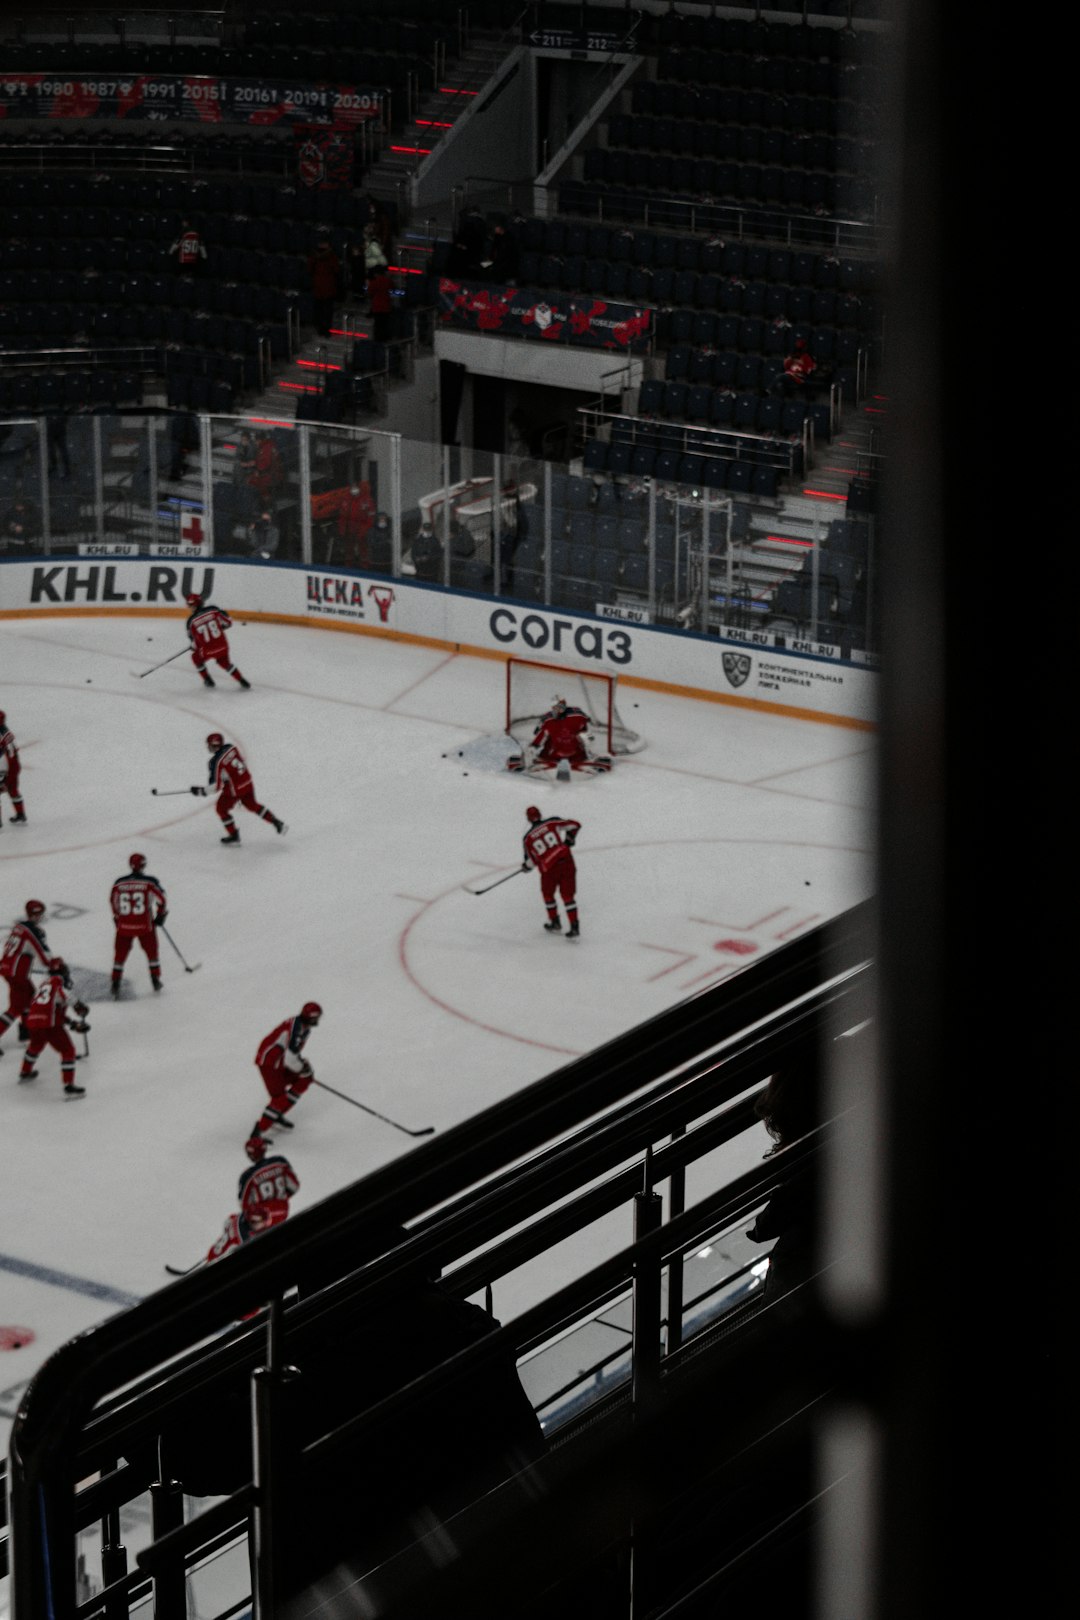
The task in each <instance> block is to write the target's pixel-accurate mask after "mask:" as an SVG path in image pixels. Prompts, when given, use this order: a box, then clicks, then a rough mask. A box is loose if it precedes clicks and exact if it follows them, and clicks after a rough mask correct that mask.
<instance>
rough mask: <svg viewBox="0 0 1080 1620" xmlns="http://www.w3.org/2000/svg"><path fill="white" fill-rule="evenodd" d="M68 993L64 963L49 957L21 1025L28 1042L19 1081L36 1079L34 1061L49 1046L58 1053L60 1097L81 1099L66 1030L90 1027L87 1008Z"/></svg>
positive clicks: (83, 1093) (83, 1088)
mask: <svg viewBox="0 0 1080 1620" xmlns="http://www.w3.org/2000/svg"><path fill="white" fill-rule="evenodd" d="M70 991H71V979H70V977H69V976H68V970H67V966H66V964H65V963H64V961H63V959H62V958H61V957H59V956H52V957H50V958H49V965H48V973H47V977H46V979H45V983H44V984H43V985H42V986H41V989H40V990H39V991H38V993H37V995H36V996H35V997H34V999H33V1001H32V1002H31V1003H30V1005H29V1007H28V1008H27V1009H26V1019H25V1023H26V1028H27V1030H28V1032H29V1035H30V1040H29V1043H28V1045H27V1048H26V1051H25V1053H24V1054H23V1060H22V1066H21V1068H20V1069H19V1079H20V1080H36V1079H37V1070H36V1069H35V1068H34V1059H35V1058H37V1057H39V1056H40V1055H41V1053H42V1052H43V1051H44V1050H45V1048H46V1047H47V1046H51V1047H52V1048H53V1049H54V1051H56V1052H59V1054H60V1078H61V1080H62V1081H63V1083H64V1096H65V1097H85V1096H86V1087H85V1086H77V1085H76V1084H75V1048H74V1046H73V1045H72V1041H71V1036H70V1035H69V1034H68V1030H69V1029H77V1030H80V1031H82V1032H85V1031H86V1030H88V1029H89V1028H90V1025H89V1024H88V1023H87V1022H86V1014H87V1013H88V1012H89V1011H90V1009H89V1007H88V1006H87V1005H86V1003H85V1002H84V1001H75V1002H72V1001H71V1000H70ZM69 1005H70V1007H71V1010H72V1012H73V1013H75V1015H76V1016H75V1017H74V1018H71V1017H70V1016H69V1014H68V1007H69Z"/></svg>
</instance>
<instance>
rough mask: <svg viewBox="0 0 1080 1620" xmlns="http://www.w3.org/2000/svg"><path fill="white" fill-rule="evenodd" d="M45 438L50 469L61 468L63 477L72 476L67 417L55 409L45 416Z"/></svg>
mask: <svg viewBox="0 0 1080 1620" xmlns="http://www.w3.org/2000/svg"><path fill="white" fill-rule="evenodd" d="M45 438H46V441H47V443H48V446H49V471H50V473H55V472H56V471H57V469H58V468H59V470H60V477H61V478H70V477H71V457H70V456H69V455H68V442H67V417H66V416H65V415H64V413H63V412H62V411H55V412H53V413H52V414H51V415H49V416H47V417H46V418H45Z"/></svg>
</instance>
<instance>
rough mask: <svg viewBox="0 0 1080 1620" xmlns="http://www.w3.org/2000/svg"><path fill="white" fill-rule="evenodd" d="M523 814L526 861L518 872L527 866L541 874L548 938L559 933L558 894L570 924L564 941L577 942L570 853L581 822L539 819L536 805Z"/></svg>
mask: <svg viewBox="0 0 1080 1620" xmlns="http://www.w3.org/2000/svg"><path fill="white" fill-rule="evenodd" d="M525 814H526V815H527V816H528V818H529V830H528V832H527V833H526V834H525V838H524V845H525V859H524V860H523V861H522V863H521V870H522V871H523V872H527V871H528V870H529V867H530V866H535V867H536V869H537V871H538V872H539V873H540V893H541V894H542V896H543V898H544V905H545V906H546V907H547V914H548V920H547V922H546V923H545V924H544V927H545V928H546V930H547V932H548V933H549V934H561V933H562V923H561V922H560V921H559V906H558V902H557V900H556V898H555V894H556V891H558V893H559V894H560V895H561V896H562V902H563V905H564V906H565V907H566V920H567V923H568V924H569V927H568V929H567V931H566V937H567V939H579V938H580V937H581V929H580V928H579V926H578V908H577V867H576V866H575V864H574V857H573V855H572V854H571V850H572V849H573V847H574V841H575V839H576V838H577V835H578V833H579V832H580V831H581V822H580V821H569V820H567V819H566V817H564V816H542V815H541V814H540V812H539V810H538V809H537V808H536V806H535V804H530V806H529V808H528V809H527V810H526V812H525Z"/></svg>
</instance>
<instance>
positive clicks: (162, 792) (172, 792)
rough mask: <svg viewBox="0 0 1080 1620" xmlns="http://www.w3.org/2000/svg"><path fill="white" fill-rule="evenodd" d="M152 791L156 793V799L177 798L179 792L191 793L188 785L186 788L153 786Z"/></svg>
mask: <svg viewBox="0 0 1080 1620" xmlns="http://www.w3.org/2000/svg"><path fill="white" fill-rule="evenodd" d="M150 792H151V793H152V794H153V795H154V798H155V799H175V797H176V795H177V794H178V793H190V792H191V789H190V788H189V787H186V788H151V789H150Z"/></svg>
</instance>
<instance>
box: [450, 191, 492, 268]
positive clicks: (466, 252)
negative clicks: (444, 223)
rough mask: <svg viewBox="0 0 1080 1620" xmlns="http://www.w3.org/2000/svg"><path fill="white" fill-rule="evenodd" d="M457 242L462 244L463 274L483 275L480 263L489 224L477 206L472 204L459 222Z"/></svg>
mask: <svg viewBox="0 0 1080 1620" xmlns="http://www.w3.org/2000/svg"><path fill="white" fill-rule="evenodd" d="M456 240H457V241H459V242H460V243H461V247H462V252H463V258H464V268H463V269H462V272H461V274H462V275H465V276H476V275H478V274H480V273H481V271H480V262H481V260H482V259H483V257H484V247H485V244H486V242H487V224H486V222H485V220H484V216H483V214H482V213H481V212H480V210H479V209H478V208H477V207H476V205H475V204H470V206H469V207H468V208H466V210H465V212H464V213H463V214H462V216H461V218H460V220H459V221H458V228H457V232H456Z"/></svg>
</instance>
